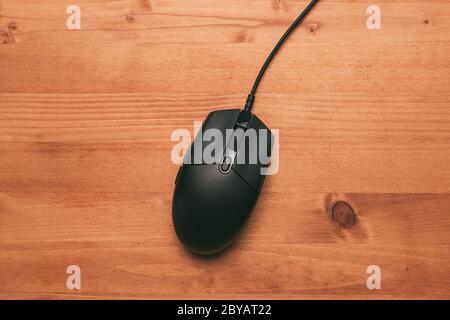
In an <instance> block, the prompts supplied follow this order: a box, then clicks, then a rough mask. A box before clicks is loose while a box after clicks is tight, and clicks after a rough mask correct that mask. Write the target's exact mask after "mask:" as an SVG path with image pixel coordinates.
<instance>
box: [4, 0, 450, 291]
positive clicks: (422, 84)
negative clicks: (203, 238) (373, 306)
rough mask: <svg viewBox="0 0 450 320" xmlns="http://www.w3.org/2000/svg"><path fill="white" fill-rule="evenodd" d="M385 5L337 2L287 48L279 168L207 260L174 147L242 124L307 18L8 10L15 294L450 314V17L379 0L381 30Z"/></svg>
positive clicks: (247, 6) (265, 106)
mask: <svg viewBox="0 0 450 320" xmlns="http://www.w3.org/2000/svg"><path fill="white" fill-rule="evenodd" d="M71 3H75V4H77V5H79V6H80V8H81V12H82V17H81V30H67V29H66V19H67V17H68V14H67V13H66V8H67V6H68V5H69V4H71ZM370 4H371V3H369V2H364V1H363V2H360V1H349V0H330V1H327V0H323V1H322V2H321V3H320V4H319V5H318V6H317V8H316V9H315V10H314V11H313V12H312V14H311V15H310V16H309V17H308V18H307V20H306V22H305V24H304V25H303V26H302V27H301V28H300V29H298V30H297V31H296V32H295V34H294V35H293V36H292V38H291V39H290V41H289V42H288V43H287V44H286V46H285V47H284V48H283V49H282V51H281V54H280V55H279V56H278V57H277V59H276V60H275V61H274V63H273V65H272V66H271V67H270V69H269V71H268V73H267V74H266V77H265V78H264V81H263V83H262V85H261V87H260V90H259V94H258V100H257V103H256V104H255V107H254V111H255V112H256V113H257V114H258V116H260V118H262V119H263V120H264V121H265V122H266V123H267V124H268V125H269V126H270V127H271V128H276V129H279V130H280V144H281V145H280V171H279V173H278V174H277V175H275V176H272V177H269V178H268V179H267V184H266V185H265V187H264V191H263V194H262V196H261V198H260V201H259V203H258V206H257V208H256V210H255V212H254V215H253V216H252V219H251V221H250V222H249V224H248V225H247V227H246V228H245V230H244V232H243V234H242V235H241V237H240V238H239V240H238V241H237V242H236V243H235V245H233V246H232V247H231V248H230V249H229V250H227V251H226V252H225V253H223V254H221V255H219V256H217V257H214V258H199V257H196V256H193V255H191V254H189V253H187V252H186V251H185V250H184V249H183V248H182V247H181V246H180V244H179V242H178V241H177V239H176V236H175V234H174V232H173V228H172V221H171V198H172V192H173V188H174V179H175V175H176V172H177V170H178V167H177V166H176V165H174V164H173V163H172V162H171V160H170V154H171V150H172V147H173V146H174V145H175V142H172V141H171V140H170V136H171V133H172V131H173V130H175V129H177V128H187V129H189V130H191V131H192V130H193V121H194V120H197V121H201V120H203V119H204V117H205V116H206V115H207V113H208V112H210V111H212V110H216V109H219V108H233V107H241V106H242V105H243V103H244V101H245V97H246V95H247V92H248V90H249V88H250V86H251V84H252V83H253V80H254V78H255V76H256V73H257V72H258V70H259V68H260V66H261V64H262V62H263V61H264V59H265V58H266V56H267V54H268V52H269V51H270V50H271V49H272V47H273V46H274V44H275V42H276V41H277V40H278V38H279V37H280V35H281V34H282V33H283V32H284V30H285V29H286V28H287V27H288V25H289V24H290V23H291V21H292V20H293V19H294V18H295V17H296V16H297V15H298V14H299V12H300V11H301V10H302V9H303V8H304V6H305V5H306V1H294V0H291V1H287V0H273V1H269V0H253V1H245V0H231V1H226V4H225V2H224V1H222V0H220V1H219V0H208V1H206V0H195V1H194V0H150V1H148V0H144V1H110V0H96V1H92V0H76V1H75V0H74V1H72V2H67V3H66V2H65V1H60V0H46V1H26V0H2V1H0V38H1V42H0V146H1V149H0V297H1V298H187V297H189V298H450V293H449V292H450V290H449V289H450V238H449V234H450V144H449V142H450V90H449V89H450V87H449V84H450V54H449V52H450V51H449V50H450V23H449V21H450V2H448V1H437V0H436V1H424V0H405V1H395V2H392V1H387V0H379V1H376V3H375V4H378V5H379V6H380V8H381V10H382V28H381V30H372V31H371V30H368V28H367V26H366V20H367V18H368V16H369V14H368V13H367V12H366V9H367V7H368V6H369V5H370ZM337 200H344V201H347V202H348V203H349V204H350V205H351V206H352V207H353V209H354V210H355V212H356V215H357V218H356V223H355V224H354V225H353V226H352V227H350V228H347V229H343V228H341V227H339V226H337V225H336V224H335V222H334V221H333V220H332V218H331V217H330V213H329V211H330V206H331V204H332V203H333V202H334V201H337ZM68 265H78V266H80V268H81V274H82V277H81V285H82V287H81V290H72V291H71V290H68V289H67V288H66V278H67V277H68V275H67V274H66V268H67V266H68ZM369 265H378V266H380V268H381V271H382V288H381V290H368V289H367V287H366V280H367V278H368V276H369V275H368V274H367V273H366V269H367V267H368V266H369Z"/></svg>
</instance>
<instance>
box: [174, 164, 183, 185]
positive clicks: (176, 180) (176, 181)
mask: <svg viewBox="0 0 450 320" xmlns="http://www.w3.org/2000/svg"><path fill="white" fill-rule="evenodd" d="M181 168H183V166H181V167H180V168H178V173H177V177H176V178H175V185H176V184H177V183H178V179H179V178H180V173H181Z"/></svg>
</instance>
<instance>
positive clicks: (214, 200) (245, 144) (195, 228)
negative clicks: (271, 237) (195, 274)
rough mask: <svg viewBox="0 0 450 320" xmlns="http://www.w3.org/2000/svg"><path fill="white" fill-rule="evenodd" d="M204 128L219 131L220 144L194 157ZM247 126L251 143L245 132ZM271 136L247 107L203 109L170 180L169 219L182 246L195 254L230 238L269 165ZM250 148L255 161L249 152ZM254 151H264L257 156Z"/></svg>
mask: <svg viewBox="0 0 450 320" xmlns="http://www.w3.org/2000/svg"><path fill="white" fill-rule="evenodd" d="M209 129H216V130H214V131H215V132H216V133H217V132H219V131H220V133H221V136H222V137H223V138H222V139H223V141H222V145H223V149H220V151H219V153H220V154H217V155H215V158H216V161H215V162H213V163H211V161H205V159H203V157H201V158H202V159H196V158H195V156H196V155H202V152H203V151H204V150H205V148H207V147H208V145H209V144H210V143H211V142H212V141H205V139H203V138H204V136H205V135H206V132H208V130H209ZM227 132H228V137H227ZM237 132H238V133H239V134H240V135H239V134H236V133H237ZM243 132H244V135H243V136H242V133H243ZM253 132H256V141H257V142H256V143H255V139H253V140H251V139H250V138H249V137H250V136H252V135H253ZM230 133H232V134H230ZM249 133H251V134H249ZM242 137H243V138H242ZM247 138H248V139H247ZM253 138H255V136H254V135H253ZM272 142H273V137H272V133H271V132H270V130H269V129H268V128H267V126H266V125H264V123H263V122H262V121H261V120H259V118H258V117H257V116H255V115H254V114H252V113H251V112H249V111H244V110H242V111H241V110H239V109H232V110H221V111H215V112H211V113H210V114H209V115H208V117H207V118H206V120H205V121H204V122H203V126H202V130H201V131H200V132H199V133H198V134H197V136H196V138H195V140H194V142H193V143H192V144H191V146H190V148H189V150H188V151H187V153H186V156H185V158H184V161H183V166H182V167H180V169H179V171H178V175H177V178H176V182H175V192H174V195H173V202H172V218H173V225H174V228H175V232H176V234H177V236H178V238H179V239H180V241H181V242H182V243H183V245H184V246H185V247H186V248H187V249H189V250H190V251H192V252H195V253H198V254H215V253H218V252H220V251H222V250H223V249H225V248H226V247H228V246H229V245H230V244H231V243H232V242H233V241H234V240H235V239H236V237H237V236H238V234H239V232H240V231H241V230H242V228H243V227H244V225H245V224H246V222H247V220H248V219H249V217H250V215H251V213H252V211H253V208H254V207H255V204H256V202H257V200H258V197H259V194H260V191H261V188H262V186H263V183H264V177H265V175H264V174H263V173H262V172H263V170H262V169H264V168H266V169H267V167H268V166H269V161H268V159H270V156H271V152H272ZM262 148H263V149H264V150H262ZM222 150H223V151H222ZM199 151H201V152H199ZM255 152H256V153H257V154H258V157H257V160H256V161H255V158H254V157H252V155H253V156H254V155H255ZM260 153H262V154H264V156H267V157H264V156H263V157H261V155H260ZM241 156H242V157H241ZM263 158H264V159H263ZM239 159H240V160H239ZM242 159H245V160H244V161H242Z"/></svg>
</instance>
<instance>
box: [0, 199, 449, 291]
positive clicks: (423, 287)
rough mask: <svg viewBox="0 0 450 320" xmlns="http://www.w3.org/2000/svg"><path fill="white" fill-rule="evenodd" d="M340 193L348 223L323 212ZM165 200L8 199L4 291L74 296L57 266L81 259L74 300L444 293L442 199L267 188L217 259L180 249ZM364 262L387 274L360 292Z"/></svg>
mask: <svg viewBox="0 0 450 320" xmlns="http://www.w3.org/2000/svg"><path fill="white" fill-rule="evenodd" d="M336 199H343V200H346V201H348V202H349V203H350V204H352V206H354V208H356V211H357V222H356V224H355V225H354V226H353V227H352V228H350V229H348V230H342V229H340V228H338V227H337V226H336V225H335V224H334V222H333V221H332V220H331V219H330V217H329V216H328V215H327V213H326V212H327V208H329V206H330V204H331V203H332V202H333V201H335V200H336ZM170 200H171V193H167V192H165V193H157V192H155V193H154V192H152V193H140V194H138V193H134V192H130V193H120V194H115V193H95V194H67V193H66V194H61V193H58V194H49V193H44V194H40V193H33V194H30V193H25V194H18V193H15V194H10V193H8V194H4V195H3V197H2V212H3V214H2V215H1V221H0V222H1V223H0V225H1V227H0V231H1V232H0V248H1V251H0V255H1V258H2V259H1V260H2V261H8V263H2V264H1V265H0V272H1V274H2V279H3V280H2V283H1V285H0V291H1V292H2V294H3V296H8V295H19V296H20V295H23V296H25V297H26V296H29V295H33V296H37V297H59V298H61V297H71V296H72V295H73V292H71V291H68V290H67V289H66V288H65V277H66V274H65V272H64V271H65V268H66V267H67V266H68V265H70V264H78V265H80V267H81V268H82V271H83V283H82V290H81V291H80V292H79V295H81V296H83V297H89V298H101V297H182V296H186V295H189V296H202V297H203V296H210V297H211V296H215V295H219V296H224V297H242V296H249V295H250V296H253V297H283V296H286V295H287V296H295V297H346V296H351V297H382V296H387V297H389V296H395V297H400V296H401V297H411V298H412V297H422V296H427V297H436V298H437V297H445V296H448V291H447V290H446V288H448V286H449V285H450V276H449V274H448V263H449V262H450V261H449V260H450V257H449V256H448V250H449V246H450V243H449V239H448V230H449V228H450V216H449V215H448V214H447V212H448V207H449V205H450V197H449V195H448V194H440V195H438V194H428V195H427V194H409V195H399V194H323V195H317V194H311V195H305V194H302V196H301V197H298V195H297V194H289V197H286V198H281V197H278V198H277V197H270V195H269V196H266V197H263V198H262V201H261V202H260V203H259V205H258V207H257V209H256V213H255V215H254V216H253V218H252V220H251V222H250V224H249V225H248V227H247V228H246V229H245V231H244V233H243V234H242V236H241V238H240V239H239V241H238V242H237V243H236V244H235V245H234V246H233V247H232V248H230V249H229V250H228V251H226V252H225V253H223V254H222V255H220V256H218V257H215V258H214V259H202V258H199V257H195V256H192V255H190V254H188V253H186V252H185V251H184V250H183V249H182V248H181V247H180V246H179V243H178V241H177V240H176V237H175V235H174V233H173V231H172V225H171V217H170V205H171V201H170ZM424 212H426V216H424ZM286 213H288V214H286ZM289 213H290V214H289ZM24 221H27V222H28V223H23V222H24ZM372 264H377V265H379V266H380V267H381V268H382V271H383V289H382V290H380V291H377V292H374V291H369V290H367V288H366V277H367V274H366V268H367V266H369V265H372Z"/></svg>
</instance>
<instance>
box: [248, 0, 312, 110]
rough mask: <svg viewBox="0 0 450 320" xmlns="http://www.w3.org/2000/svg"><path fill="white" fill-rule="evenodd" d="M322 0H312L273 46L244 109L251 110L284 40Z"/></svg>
mask: <svg viewBox="0 0 450 320" xmlns="http://www.w3.org/2000/svg"><path fill="white" fill-rule="evenodd" d="M319 1H320V0H312V1H311V2H310V3H309V4H308V6H307V7H306V8H305V10H303V12H302V13H301V14H300V15H299V16H298V18H297V19H296V20H295V21H294V23H292V25H291V26H290V27H289V29H287V31H286V32H285V33H284V35H283V36H282V37H281V39H280V40H279V41H278V43H277V45H276V46H275V48H273V50H272V52H271V53H270V55H269V57H268V58H267V60H266V62H264V65H263V66H262V68H261V70H260V71H259V74H258V77H256V80H255V84H254V85H253V88H252V91H251V92H250V94H249V95H248V97H247V102H246V103H245V107H244V110H245V111H249V112H250V111H251V109H252V106H253V102H254V101H255V94H256V90H257V89H258V86H259V83H260V82H261V79H262V77H263V76H264V73H265V72H266V70H267V67H268V66H269V64H270V62H271V61H272V59H273V57H274V56H275V55H276V54H277V52H278V50H279V49H280V48H281V46H282V45H283V43H284V41H285V40H286V39H287V38H288V36H289V35H290V34H291V32H292V31H294V30H295V29H296V28H297V27H298V26H299V25H300V23H301V22H302V21H303V19H304V18H305V17H306V16H307V15H308V13H309V12H310V11H311V9H312V8H313V7H314V6H315V5H316V4H317V2H319Z"/></svg>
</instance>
